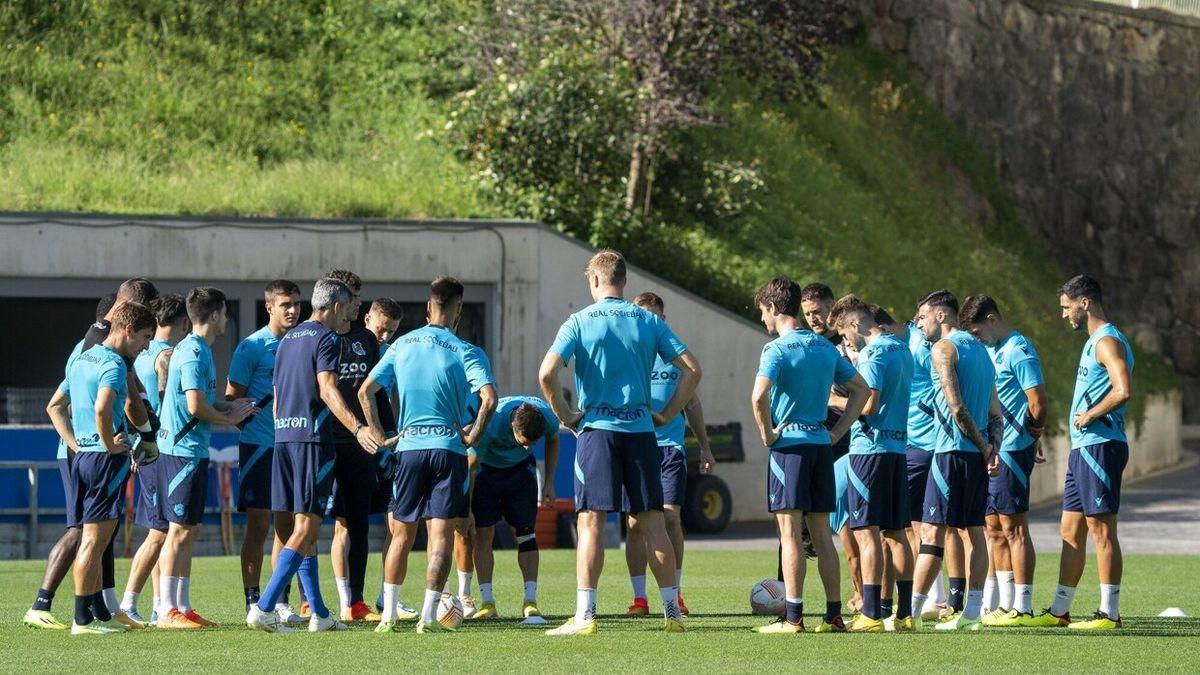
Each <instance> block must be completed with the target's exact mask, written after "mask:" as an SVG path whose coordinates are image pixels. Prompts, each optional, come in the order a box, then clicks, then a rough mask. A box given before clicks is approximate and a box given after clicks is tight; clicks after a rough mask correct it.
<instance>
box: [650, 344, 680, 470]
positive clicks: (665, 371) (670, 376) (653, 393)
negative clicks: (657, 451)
mask: <svg viewBox="0 0 1200 675" xmlns="http://www.w3.org/2000/svg"><path fill="white" fill-rule="evenodd" d="M678 386H679V369H678V368H676V367H675V366H674V365H673V364H670V363H667V362H666V361H663V360H662V357H661V356H659V357H655V359H654V370H652V371H650V403H651V404H652V405H653V406H654V409H655V410H662V409H663V408H665V407H667V403H669V402H670V401H671V397H672V396H674V395H675V389H676V387H678ZM685 425H686V420H684V417H683V413H679V414H678V415H676V416H675V417H673V418H672V419H671V421H670V422H667V423H666V424H664V425H662V426H661V427H655V428H654V435H655V436H656V437H658V444H659V445H660V446H671V447H675V448H682V447H683V435H684V432H685Z"/></svg>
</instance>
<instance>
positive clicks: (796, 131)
mask: <svg viewBox="0 0 1200 675" xmlns="http://www.w3.org/2000/svg"><path fill="white" fill-rule="evenodd" d="M829 75H830V78H829V85H828V86H827V87H826V88H825V91H824V98H825V102H826V104H827V105H826V106H824V107H819V106H814V105H797V106H791V107H788V108H784V109H778V108H772V107H769V106H765V105H764V104H763V103H762V102H761V101H760V100H758V97H757V96H755V95H754V94H753V93H752V92H745V91H737V90H734V91H730V92H728V93H727V95H726V96H725V97H724V98H723V99H722V101H721V103H720V105H719V109H720V110H721V112H722V114H723V116H724V117H725V118H726V120H727V122H728V126H727V127H716V128H707V129H701V130H699V131H696V132H693V133H692V136H691V139H690V143H691V147H692V148H693V149H694V150H695V151H696V152H697V154H698V155H699V156H701V157H705V156H708V157H730V158H735V159H737V160H739V161H741V162H743V163H746V164H750V163H756V164H757V165H758V166H759V167H761V169H760V170H761V172H762V174H763V178H764V181H765V187H764V188H763V189H762V190H761V194H760V196H759V197H758V201H759V204H760V207H761V208H760V209H758V210H751V211H748V212H746V213H745V214H744V215H743V216H742V217H741V218H740V219H739V220H738V221H736V225H735V226H734V227H733V228H731V229H726V230H724V231H720V232H701V233H697V234H693V235H692V236H691V237H690V238H689V243H690V245H691V247H692V250H693V252H695V254H696V255H699V256H704V257H707V258H708V259H709V260H711V261H713V262H712V263H711V265H712V266H713V268H715V269H716V270H717V271H719V272H720V273H723V274H727V275H730V276H732V277H734V279H735V282H736V283H737V284H738V285H740V286H742V287H743V288H745V289H746V304H747V305H748V304H749V298H750V294H751V293H752V292H753V288H755V287H756V286H757V284H759V283H761V281H762V280H763V279H764V278H765V277H767V276H769V275H770V274H772V273H776V272H778V271H782V272H785V273H787V274H789V275H791V276H793V277H794V278H796V279H797V280H800V281H801V282H802V283H807V282H809V281H817V280H821V281H824V282H826V283H828V284H829V285H830V286H832V287H833V288H834V290H835V292H836V293H838V294H842V293H848V292H853V293H856V294H858V295H860V296H861V297H863V298H865V299H867V300H868V301H872V302H877V303H879V304H881V305H884V306H885V307H887V308H888V309H889V310H890V311H891V313H892V314H893V316H894V317H896V318H897V319H898V320H904V319H907V318H909V317H911V316H912V314H913V310H914V307H913V305H914V303H915V302H916V300H917V299H918V298H920V297H921V296H922V295H924V294H925V293H926V292H928V291H931V290H935V289H938V288H943V287H948V288H950V289H952V290H954V291H955V292H956V293H958V294H959V297H960V299H961V298H963V297H965V296H966V295H969V294H971V293H988V294H990V295H993V296H994V297H996V299H997V301H998V302H999V304H1000V307H1001V310H1002V311H1004V312H1005V315H1006V317H1007V318H1008V319H1009V320H1010V321H1011V322H1012V323H1013V324H1014V325H1016V326H1017V327H1018V329H1020V330H1021V331H1022V332H1024V333H1025V334H1026V335H1027V336H1029V337H1030V338H1031V339H1032V340H1033V342H1034V344H1035V346H1036V347H1037V348H1038V350H1039V352H1040V353H1041V356H1042V361H1043V364H1044V365H1045V368H1046V370H1047V380H1048V387H1049V390H1050V395H1051V409H1052V415H1053V417H1054V420H1055V421H1057V420H1062V419H1065V415H1066V409H1067V404H1068V403H1069V401H1070V396H1071V392H1072V389H1073V387H1074V372H1075V364H1076V363H1077V362H1078V358H1079V349H1080V347H1081V345H1082V343H1083V340H1084V336H1083V335H1072V334H1071V331H1070V329H1069V327H1068V326H1067V325H1066V324H1065V323H1064V322H1063V321H1062V320H1061V318H1060V310H1059V307H1058V298H1057V296H1056V294H1055V290H1056V289H1057V288H1058V286H1059V285H1060V284H1061V283H1062V282H1063V281H1064V280H1065V278H1066V276H1067V274H1066V273H1065V272H1064V271H1063V270H1062V269H1061V268H1059V267H1058V266H1057V265H1056V264H1055V263H1054V262H1053V261H1052V260H1051V258H1050V256H1049V255H1048V253H1047V251H1046V250H1045V249H1044V248H1043V246H1042V245H1041V244H1038V243H1035V242H1034V241H1033V240H1032V238H1031V237H1030V236H1029V235H1028V234H1026V232H1025V231H1024V230H1023V229H1022V227H1021V224H1020V222H1019V221H1018V220H1017V216H1016V213H1015V209H1014V208H1013V206H1012V204H1011V202H1010V200H1009V198H1008V197H1007V195H1006V194H1005V192H1004V191H1003V189H1002V188H1001V187H1000V186H999V184H998V182H997V180H996V177H995V174H994V172H992V171H991V169H990V168H989V167H988V165H987V164H986V161H985V160H984V159H983V158H982V157H981V156H980V155H979V153H978V151H977V150H975V149H974V147H973V146H972V145H971V144H969V143H967V142H965V141H964V140H963V139H962V137H961V136H960V135H959V134H958V133H957V132H956V131H955V130H954V129H953V128H952V127H951V125H950V124H949V123H948V122H947V121H946V120H945V119H944V118H942V117H941V116H940V115H938V114H937V113H936V112H935V111H934V110H933V109H932V108H931V106H930V105H929V104H928V103H927V102H926V101H925V100H924V97H923V96H922V94H921V92H920V90H919V88H917V87H916V86H914V85H913V84H912V83H911V82H909V81H908V79H907V77H906V76H905V74H904V73H903V72H902V71H901V70H899V69H898V68H897V67H896V66H895V64H894V63H892V62H890V61H889V60H888V59H886V58H885V57H883V56H882V55H880V54H879V53H877V52H875V51H874V50H872V49H870V48H869V47H867V46H864V45H862V44H856V45H851V46H849V47H847V48H845V49H843V50H842V51H840V52H839V53H838V55H837V57H836V59H835V60H834V62H833V64H832V66H831V69H830V73H829ZM889 87H890V88H889ZM887 92H892V93H891V94H888V93H887ZM743 311H746V309H743ZM1138 379H1139V382H1140V383H1141V384H1142V386H1143V390H1142V391H1143V392H1144V391H1145V390H1146V389H1157V388H1162V387H1164V386H1167V385H1169V384H1170V383H1172V382H1173V378H1172V375H1171V374H1170V372H1169V370H1168V369H1167V368H1166V367H1165V365H1164V364H1163V363H1162V361H1161V360H1158V359H1155V358H1152V357H1148V356H1147V355H1145V354H1142V353H1140V352H1139V354H1138ZM1147 385H1148V386H1147ZM1135 403H1136V401H1135Z"/></svg>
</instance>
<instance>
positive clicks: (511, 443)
mask: <svg viewBox="0 0 1200 675" xmlns="http://www.w3.org/2000/svg"><path fill="white" fill-rule="evenodd" d="M522 403H528V404H530V405H532V406H534V407H535V408H537V409H538V411H540V412H541V413H542V417H544V418H545V419H546V436H550V435H552V434H553V435H557V434H558V426H559V422H558V417H556V416H555V415H554V411H553V410H551V409H550V404H549V403H546V402H545V401H544V400H542V399H541V398H538V397H537V396H505V397H504V398H502V399H500V403H499V404H497V405H496V413H495V414H494V415H492V420H491V421H490V422H488V425H487V430H486V431H484V432H483V438H481V439H480V441H479V445H478V446H477V447H475V448H473V449H472V450H470V453H471V454H472V455H475V456H476V457H478V458H479V461H480V462H481V463H483V464H485V465H486V466H490V467H493V468H496V469H507V468H508V467H510V466H516V465H517V464H520V463H521V462H524V461H525V460H526V458H528V457H529V455H531V454H533V448H532V447H531V448H529V449H526V448H523V447H521V444H520V443H517V439H516V437H515V436H513V430H512V414H513V411H514V410H516V409H517V408H518V407H520V405H521V404H522Z"/></svg>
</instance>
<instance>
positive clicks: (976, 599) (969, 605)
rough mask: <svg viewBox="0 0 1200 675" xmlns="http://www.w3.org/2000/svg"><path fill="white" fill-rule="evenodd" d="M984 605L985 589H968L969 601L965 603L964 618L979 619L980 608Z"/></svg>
mask: <svg viewBox="0 0 1200 675" xmlns="http://www.w3.org/2000/svg"><path fill="white" fill-rule="evenodd" d="M982 607H983V591H982V590H978V591H975V590H970V589H968V590H967V602H966V604H964V605H963V613H962V615H963V618H964V619H978V618H979V610H980V609H981V608H982Z"/></svg>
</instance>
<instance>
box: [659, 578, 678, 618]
mask: <svg viewBox="0 0 1200 675" xmlns="http://www.w3.org/2000/svg"><path fill="white" fill-rule="evenodd" d="M658 595H659V597H661V598H662V604H663V616H664V617H665V618H668V619H675V620H676V621H682V620H683V615H682V614H680V613H679V587H678V586H671V587H670V588H660V589H658Z"/></svg>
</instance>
